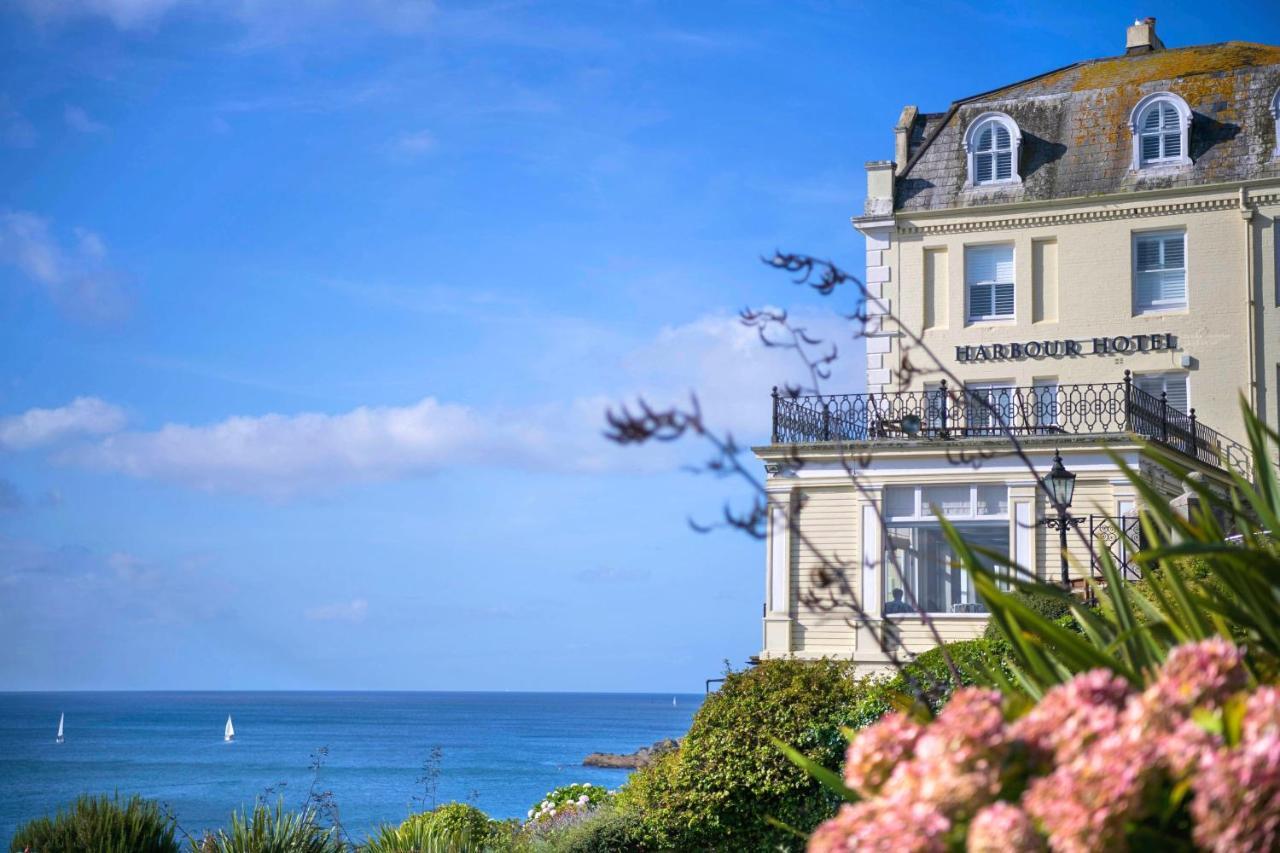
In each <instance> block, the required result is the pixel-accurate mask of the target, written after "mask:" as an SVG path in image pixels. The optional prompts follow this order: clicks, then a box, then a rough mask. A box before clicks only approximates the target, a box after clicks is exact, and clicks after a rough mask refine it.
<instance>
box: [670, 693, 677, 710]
mask: <svg viewBox="0 0 1280 853" xmlns="http://www.w3.org/2000/svg"><path fill="white" fill-rule="evenodd" d="M675 706H676V697H674V696H672V697H671V707H672V708H674V707H675Z"/></svg>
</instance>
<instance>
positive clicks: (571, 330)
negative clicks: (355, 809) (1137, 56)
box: [0, 0, 1280, 691]
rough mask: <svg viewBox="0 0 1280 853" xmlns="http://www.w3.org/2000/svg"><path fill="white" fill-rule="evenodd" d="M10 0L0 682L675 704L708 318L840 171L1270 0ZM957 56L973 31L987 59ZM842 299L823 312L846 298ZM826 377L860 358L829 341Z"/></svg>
mask: <svg viewBox="0 0 1280 853" xmlns="http://www.w3.org/2000/svg"><path fill="white" fill-rule="evenodd" d="M906 8H907V7H904V6H902V5H894V4H883V3H879V4H861V3H846V4H840V3H819V2H809V3H790V4H785V5H784V4H773V5H770V4H762V3H735V4H713V3H648V2H635V3H625V2H618V3H599V4H596V3H518V2H517V3H486V4H458V3H452V2H443V0H442V2H437V3H421V2H408V0H377V2H367V3H359V4H356V3H351V4H346V3H341V2H336V0H333V1H332V2H328V0H292V2H284V0H239V2H226V3H220V2H214V0H207V2H206V1H205V0H60V2H55V0H17V2H16V3H10V4H6V5H5V8H4V9H3V10H0V56H3V57H4V60H3V63H2V64H0V317H3V329H4V334H3V335H2V336H0V648H3V649H4V653H3V654H2V655H0V689H99V688H174V689H179V688H242V689H251V688H353V689H359V688H397V689H528V690H538V689H545V690H660V691H668V690H670V691H676V690H680V691H694V690H698V689H701V686H702V679H704V678H707V677H710V676H714V675H716V674H718V671H719V670H720V668H721V666H722V664H721V662H722V660H723V659H725V658H728V659H730V660H732V661H733V662H735V663H737V664H740V663H741V662H742V661H743V660H744V659H745V658H746V657H747V656H748V655H750V654H753V653H754V652H756V651H757V650H758V648H759V642H760V622H759V616H760V606H761V605H760V601H761V596H762V592H763V568H762V566H763V548H762V546H761V545H760V544H759V543H757V542H754V541H751V540H748V539H745V538H743V537H741V536H740V535H735V534H730V533H718V534H713V535H706V536H704V535H699V534H696V533H693V532H691V531H690V530H689V528H688V527H687V525H686V518H687V517H689V516H694V517H698V518H712V517H714V516H715V514H716V513H717V512H718V510H719V506H720V503H721V502H722V500H723V499H725V498H726V497H729V498H732V497H735V496H737V497H741V496H742V495H743V494H744V491H743V489H742V488H740V487H735V486H734V485H733V484H731V483H726V482H722V481H715V480H711V479H708V478H699V477H694V476H691V475H689V474H687V473H684V472H682V471H681V470H679V469H680V465H681V464H682V463H684V462H688V461H690V460H696V459H697V458H699V457H700V455H701V453H700V451H699V449H698V448H697V447H693V446H690V447H683V448H682V447H664V448H652V449H650V448H642V449H625V450H623V449H617V448H613V447H611V446H609V445H607V444H606V443H605V442H604V441H603V440H602V439H601V437H600V433H601V430H602V428H603V420H602V413H603V410H604V408H605V406H606V405H608V403H609V401H619V400H625V399H628V398H630V397H633V396H634V395H635V394H638V393H643V394H646V395H649V396H650V397H652V398H654V399H657V400H672V399H677V398H680V397H682V396H683V395H685V394H687V393H688V391H689V390H691V389H696V390H697V391H698V392H699V393H700V395H701V396H702V398H703V399H704V401H705V407H706V409H707V412H708V415H709V419H710V420H711V421H712V422H713V423H716V424H719V425H720V426H722V427H724V428H726V429H731V430H733V431H734V433H735V434H736V435H738V436H739V437H740V438H741V439H742V440H744V441H759V440H761V439H763V438H764V437H766V435H767V429H768V413H769V406H768V396H767V392H768V387H769V386H770V385H772V384H775V383H777V382H780V381H785V380H786V379H787V378H788V377H794V376H795V371H794V369H793V365H791V363H790V362H789V361H786V360H785V359H783V358H782V357H780V356H779V355H778V354H776V353H769V352H763V351H761V350H760V349H759V347H757V346H755V345H754V344H753V342H752V338H751V333H749V332H748V331H746V330H744V329H742V328H741V327H740V326H738V325H737V324H736V323H735V322H734V313H735V312H736V310H737V309H739V308H740V307H742V306H744V305H766V304H767V305H777V306H784V305H785V306H787V307H788V308H790V309H791V310H793V311H794V312H796V313H797V314H798V316H801V317H804V318H806V321H807V322H810V323H812V324H813V326H814V327H815V328H822V329H831V330H832V331H833V332H834V331H836V330H837V328H838V327H837V325H836V324H835V323H834V322H833V320H832V319H831V318H830V316H828V315H826V314H824V313H822V312H823V311H824V306H823V303H821V301H820V300H818V299H817V298H816V297H811V296H807V295H805V294H804V293H802V292H799V291H797V290H795V289H794V288H790V287H789V286H788V285H787V284H786V282H785V281H784V280H782V279H780V278H779V277H778V276H777V275H776V274H771V273H770V272H769V271H768V270H766V269H764V268H762V267H761V265H760V264H759V261H758V258H759V256H760V255H761V254H763V253H768V252H770V251H772V250H773V249H774V248H775V247H783V248H788V249H795V250H802V251H809V252H813V253H815V254H821V255H826V256H830V257H832V258H833V259H835V260H837V261H839V262H842V263H844V264H846V265H848V266H849V267H850V268H855V269H856V268H857V267H858V265H859V263H860V258H861V250H862V246H861V241H860V239H859V238H858V236H857V234H856V232H854V231H853V230H852V228H851V227H850V226H849V224H848V220H849V216H850V215H852V214H855V213H857V212H858V210H859V208H860V206H861V201H862V195H863V192H862V190H863V187H864V177H863V172H862V164H863V163H864V161H866V160H869V159H884V158H888V157H890V156H892V150H893V149H892V144H893V143H892V127H893V123H894V121H895V119H896V118H897V115H898V113H899V111H900V109H901V107H902V106H903V105H904V104H907V103H915V104H918V105H920V107H921V108H922V109H924V110H928V111H937V110H941V109H944V108H945V107H946V105H947V104H948V103H949V102H950V101H951V100H952V99H954V98H957V97H962V96H964V95H968V94H971V93H974V92H980V91H983V90H986V89H990V88H993V87H995V86H998V85H1001V84H1004V83H1007V82H1011V81H1014V80H1017V79H1020V78H1023V77H1027V76H1030V75H1032V74H1036V73H1039V72H1041V71H1045V70H1049V69H1051V68H1055V67H1058V66H1061V65H1066V64H1068V63H1070V62H1072V61H1075V60H1078V59H1084V58H1090V57H1097V56H1106V55H1113V54H1116V53H1119V52H1121V50H1122V49H1123V44H1124V42H1123V38H1124V27H1125V24H1126V23H1128V21H1129V20H1131V19H1132V18H1133V17H1135V16H1140V15H1148V14H1154V15H1157V16H1158V17H1159V29H1160V33H1161V36H1162V37H1163V39H1164V40H1165V42H1166V43H1167V44H1169V45H1170V46H1176V45H1186V44H1198V43H1207V42H1215V41H1223V40H1227V39H1244V40H1253V41H1263V42H1269V43H1273V44H1274V43H1280V13H1277V14H1275V15H1273V16H1272V17H1271V18H1270V19H1266V18H1265V12H1264V11H1263V10H1264V9H1265V8H1266V4H1258V3H1256V2H1251V3H1247V4H1246V3H1229V2H1228V3H1216V4H1213V5H1212V6H1211V7H1208V6H1204V5H1203V4H1191V3H1165V4H1161V5H1160V6H1159V8H1154V7H1152V6H1150V5H1142V6H1139V5H1136V4H1132V3H1119V4H1112V3H1108V4H1097V5H1096V6H1093V7H1091V6H1088V5H1084V6H1079V7H1068V6H1064V5H1062V4H1060V3H1054V4H1048V3H1043V4H1038V3H1025V2H1024V3H999V2H997V3H983V4H973V5H970V4H967V3H959V2H926V3H921V4H915V5H913V6H912V7H910V8H911V11H910V13H909V15H905V17H904V10H905V9H906ZM974 57H981V59H980V61H975V59H974ZM836 307H838V308H840V309H841V310H845V311H848V310H851V309H852V308H853V306H852V305H851V304H848V303H845V304H839V305H837V306H836ZM846 369H847V374H846V375H843V376H840V377H837V385H839V386H840V388H841V390H856V389H857V385H858V380H857V378H856V375H857V373H858V369H859V364H858V363H857V360H856V358H855V359H852V360H851V361H850V362H849V363H848V364H847V365H846Z"/></svg>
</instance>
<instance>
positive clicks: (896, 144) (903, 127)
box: [893, 104, 920, 174]
mask: <svg viewBox="0 0 1280 853" xmlns="http://www.w3.org/2000/svg"><path fill="white" fill-rule="evenodd" d="M919 114H920V108H919V107H916V106H914V105H911V104H908V105H907V106H905V107H903V108H902V115H900V116H898V123H897V124H896V125H894V128H893V159H894V160H896V161H898V173H899V174H901V173H902V170H903V169H905V168H906V167H907V153H908V152H909V151H910V147H911V146H910V143H911V128H912V127H913V126H915V123H916V116H918V115H919Z"/></svg>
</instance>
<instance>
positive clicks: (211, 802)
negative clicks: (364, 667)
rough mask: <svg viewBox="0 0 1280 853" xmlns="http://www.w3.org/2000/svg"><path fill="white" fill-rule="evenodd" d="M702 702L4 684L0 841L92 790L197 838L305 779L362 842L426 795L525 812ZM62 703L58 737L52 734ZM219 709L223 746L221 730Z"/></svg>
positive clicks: (601, 780)
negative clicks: (38, 688) (227, 728)
mask: <svg viewBox="0 0 1280 853" xmlns="http://www.w3.org/2000/svg"><path fill="white" fill-rule="evenodd" d="M703 698H704V697H703V696H701V695H684V694H677V695H676V696H672V695H671V694H670V693H664V694H660V695H659V694H644V693H427V692H422V693H389V692H388V693H383V692H377V693H365V692H282V693H270V692H252V693H234V692H207V693H205V692H190V693H188V692H157V693H151V692H128V693H0V849H7V846H8V843H9V840H10V839H11V838H12V836H13V834H14V832H15V831H16V830H17V828H18V826H19V825H20V824H21V823H22V822H24V821H26V820H29V819H31V818H33V817H37V816H40V815H44V814H52V813H53V812H54V811H56V810H57V808H58V807H59V806H62V805H65V804H67V803H69V802H71V801H72V800H74V799H75V797H76V796H78V795H80V794H85V793H88V794H100V793H105V794H115V793H119V794H121V795H129V794H135V793H136V794H141V795H142V796H144V797H148V798H151V799H155V800H158V801H161V802H163V803H164V804H166V807H167V808H168V809H169V810H170V811H171V813H172V814H173V815H175V816H176V818H177V820H178V823H179V825H180V826H181V827H182V829H183V830H184V831H186V832H188V833H190V834H192V835H195V834H197V833H199V832H202V831H204V830H208V829H215V828H218V827H224V826H227V825H228V824H229V822H230V820H229V819H230V815H231V814H232V812H233V811H234V810H236V809H242V808H246V807H247V808H252V806H253V804H254V802H255V801H256V800H257V799H259V798H265V799H266V800H267V802H269V803H272V804H274V803H276V802H277V801H278V800H280V799H283V801H284V804H285V805H286V806H288V807H293V808H296V807H298V806H300V805H301V804H302V803H303V802H305V801H306V799H307V796H308V794H309V792H311V791H316V792H321V793H322V792H331V794H332V802H333V803H335V804H336V805H337V808H338V817H339V820H340V821H341V823H342V825H343V827H344V828H345V829H346V831H347V832H348V834H349V835H350V836H351V837H352V838H353V839H354V840H357V841H359V840H363V839H364V838H365V837H366V836H367V835H368V834H369V833H370V832H372V831H373V830H374V829H375V828H376V827H377V826H378V825H379V824H381V823H386V822H396V823H398V822H399V821H401V820H403V819H404V818H405V816H406V815H408V814H410V813H412V812H414V811H421V810H422V809H423V808H424V803H425V807H430V805H431V803H432V802H436V803H444V802H449V801H453V800H457V801H465V802H473V803H474V804H475V805H477V806H478V807H480V808H482V809H484V810H485V811H486V812H488V813H489V815H490V816H492V817H496V818H511V817H520V818H523V817H524V816H525V814H526V812H527V811H528V810H529V808H530V807H531V806H533V805H534V804H536V803H537V802H539V801H540V800H541V799H542V798H543V797H544V796H545V795H546V794H547V792H548V791H550V790H551V789H552V788H554V787H556V786H558V785H566V784H570V783H574V782H590V783H593V784H598V785H604V786H607V787H609V788H616V787H617V786H619V785H621V784H622V783H623V782H624V781H625V780H626V778H627V775H628V771H626V770H610V769H602V768H591V767H583V766H582V759H583V758H584V757H585V756H586V755H587V754H588V753H591V752H620V753H625V752H632V751H634V750H635V749H637V748H639V747H641V746H647V745H649V744H652V743H654V742H655V741H657V740H660V739H662V738H673V737H681V736H682V735H684V733H685V732H686V731H688V728H689V724H690V722H691V720H692V718H693V714H694V713H695V712H696V711H697V709H698V707H699V705H700V704H701V702H702V699H703ZM673 699H674V700H675V702H674V704H673V703H672V700H673ZM62 713H65V714H66V727H65V741H64V742H63V743H61V744H58V743H55V734H56V731H57V726H58V716H59V714H62ZM228 715H230V716H231V717H232V719H233V721H234V725H235V731H236V737H235V740H234V741H232V742H231V743H226V742H224V741H223V727H224V725H225V723H226V719H227V716H228ZM437 749H438V753H437V758H436V759H435V760H434V761H433V760H432V754H433V751H434V750H437ZM424 765H425V766H424ZM433 771H434V772H433ZM433 778H434V783H433V782H432V781H431V780H432V779H433ZM424 780H425V781H424ZM433 787H434V790H432V788H433Z"/></svg>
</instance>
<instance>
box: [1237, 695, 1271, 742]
mask: <svg viewBox="0 0 1280 853" xmlns="http://www.w3.org/2000/svg"><path fill="white" fill-rule="evenodd" d="M1241 736H1242V737H1243V738H1244V739H1245V740H1246V741H1252V740H1261V739H1262V738H1264V737H1276V736H1280V688H1277V687H1259V688H1258V689H1257V690H1256V691H1254V693H1253V695H1251V696H1250V697H1249V699H1248V701H1247V702H1246V703H1245V706H1244V721H1243V722H1242V724H1241Z"/></svg>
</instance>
